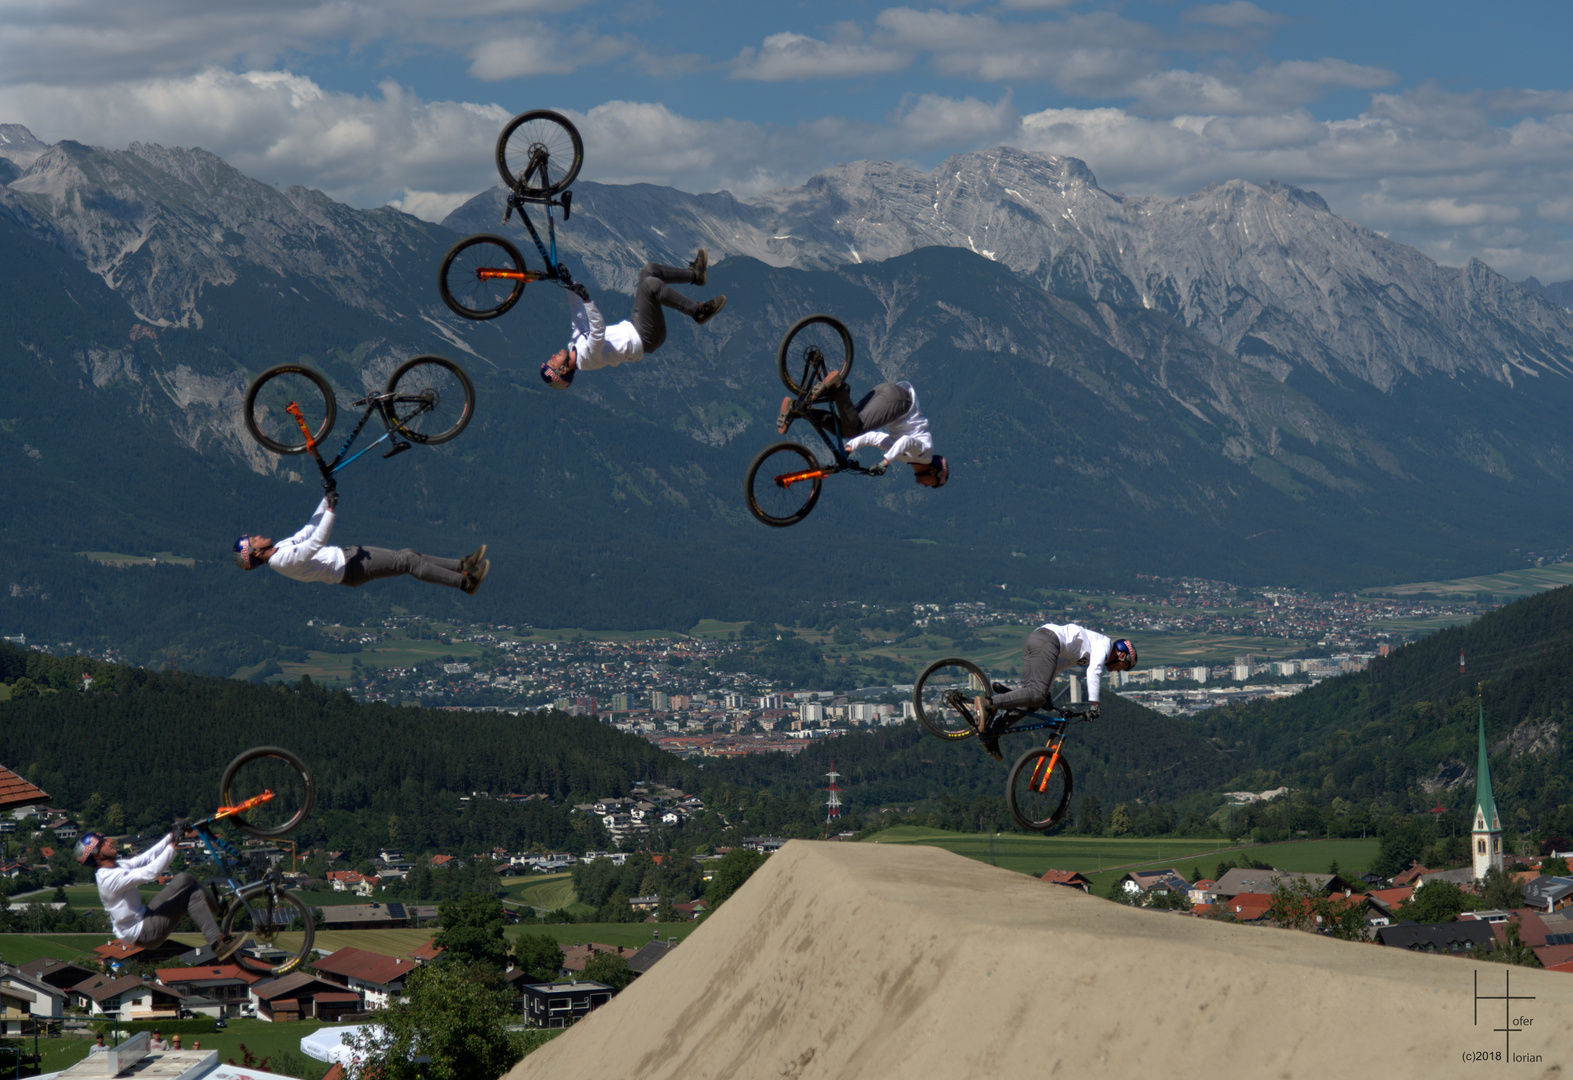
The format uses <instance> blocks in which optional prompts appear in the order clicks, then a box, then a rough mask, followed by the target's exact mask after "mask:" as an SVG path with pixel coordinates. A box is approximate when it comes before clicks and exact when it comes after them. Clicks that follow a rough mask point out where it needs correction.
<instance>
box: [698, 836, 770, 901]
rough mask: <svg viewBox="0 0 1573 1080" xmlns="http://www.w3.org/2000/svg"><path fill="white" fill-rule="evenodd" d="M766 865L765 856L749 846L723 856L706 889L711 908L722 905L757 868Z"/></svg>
mask: <svg viewBox="0 0 1573 1080" xmlns="http://www.w3.org/2000/svg"><path fill="white" fill-rule="evenodd" d="M763 865H765V856H764V855H762V854H760V853H759V852H757V851H750V850H748V849H747V848H734V849H733V850H731V851H729V852H727V853H726V854H725V855H723V856H722V857H721V861H720V863H718V864H717V865H716V871H715V877H713V878H711V879H710V887H709V888H707V889H706V890H705V899H706V900H707V901H709V903H710V910H711V911H714V910H715V909H716V908H718V907H720V906H721V904H722V903H723V902H725V900H726V898H727V897H729V896H731V895H732V894H733V893H735V892H736V891H737V890H738V889H740V888H742V886H743V882H745V881H747V880H748V879H749V878H750V877H751V876H753V873H754V871H755V870H758V869H759V868H760V867H761V866H763Z"/></svg>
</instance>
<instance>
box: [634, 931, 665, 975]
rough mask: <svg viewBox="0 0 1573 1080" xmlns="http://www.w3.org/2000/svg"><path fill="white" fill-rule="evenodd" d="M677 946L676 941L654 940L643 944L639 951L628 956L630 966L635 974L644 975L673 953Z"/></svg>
mask: <svg viewBox="0 0 1573 1080" xmlns="http://www.w3.org/2000/svg"><path fill="white" fill-rule="evenodd" d="M675 948H677V942H676V941H671V940H668V941H660V940H656V941H652V942H650V943H649V944H647V945H643V946H641V947H640V949H639V951H638V952H636V953H634V954H633V955H632V956H630V957H629V958H628V967H629V969H630V970H632V971H633V973H634V974H635V975H643V974H644V973H645V972H647V971H649V970H650V969H651V968H653V967H655V965H656V964H657V963H659V962H660V961H662V960H665V959H666V958H667V957H668V956H669V955H671V952H672V950H673V949H675Z"/></svg>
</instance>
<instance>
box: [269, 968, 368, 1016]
mask: <svg viewBox="0 0 1573 1080" xmlns="http://www.w3.org/2000/svg"><path fill="white" fill-rule="evenodd" d="M251 1000H252V1003H253V1004H254V1005H255V1006H256V1010H257V1019H258V1020H266V1021H268V1022H269V1023H273V1024H277V1023H283V1022H286V1021H289V1020H322V1021H325V1022H326V1023H330V1024H331V1023H336V1022H337V1021H338V1020H340V1019H342V1018H343V1017H344V1016H346V1015H348V1014H350V1013H358V1012H360V1011H361V1010H362V1008H363V1005H362V1003H361V995H360V994H358V993H356V992H355V991H354V990H348V989H345V988H344V987H343V986H341V985H339V984H338V983H335V982H331V981H329V980H328V979H323V978H318V977H317V976H315V975H312V974H310V973H309V972H305V971H297V972H295V973H294V974H292V975H286V976H284V977H283V978H282V979H266V980H264V981H262V982H259V983H256V984H254V985H253V986H252V987H251Z"/></svg>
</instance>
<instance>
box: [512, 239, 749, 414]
mask: <svg viewBox="0 0 1573 1080" xmlns="http://www.w3.org/2000/svg"><path fill="white" fill-rule="evenodd" d="M708 265H709V256H707V255H706V254H705V249H704V248H700V249H699V254H697V255H695V256H694V261H693V262H691V263H689V264H688V265H687V266H686V267H678V266H662V265H661V264H659V263H645V264H644V266H643V267H642V268H641V269H640V271H639V286H638V288H637V289H636V290H635V291H634V310H633V316H632V317H631V318H629V319H625V320H624V321H622V322H620V323H613V324H612V325H611V326H607V325H606V317H605V316H603V315H602V314H601V311H600V309H599V308H597V307H596V306H595V301H593V300H591V299H590V291H589V290H588V289H586V288H585V287H584V286H583V285H580V284H578V283H577V282H575V281H574V280H573V279H572V278H571V277H569V276H568V269H567V268H566V267H559V270H558V278H559V280H560V281H562V282H563V284H564V285H565V286H566V287H567V289H568V292H569V295H570V297H571V299H570V300H569V303H571V304H572V305H573V330H572V332H571V334H570V335H569V338H568V347H567V348H566V349H559V350H558V351H557V352H555V353H553V354H552V357H551V359H550V360H548V361H547V362H546V363H544V364H542V365H541V380H542V381H543V382H545V383H546V385H547V386H550V387H552V388H553V389H554V390H566V389H568V387H569V386H571V385H573V378H574V374H575V372H579V371H594V370H595V369H596V368H603V367H616V366H617V365H618V364H632V363H634V362H636V361H638V360H643V359H644V357H645V354H647V353H653V352H655V351H656V350H657V349H659V348H660V347H661V346H662V344H664V343H665V341H666V315H665V313H664V312H662V310H661V309H662V308H663V307H669V308H671V309H673V310H674V311H679V312H682V313H683V314H684V315H687V316H688V317H690V318H691V319H693V320H694V322H696V323H699V324H700V325H704V324H705V323H707V322H709V321H710V320H711V319H713V318H714V317H715V314H716V312H718V311H720V310H721V308H722V307H723V306H725V304H726V297H725V296H712V297H711V298H710V299H709V300H706V301H705V302H704V303H702V304H701V303H698V302H696V301H693V300H690V299H689V298H688V297H686V296H684V295H683V294H682V293H680V292H678V291H677V290H676V289H673V288H672V287H671V286H672V285H703V284H704V283H705V268H706V266H708Z"/></svg>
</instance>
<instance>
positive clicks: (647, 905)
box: [628, 894, 661, 914]
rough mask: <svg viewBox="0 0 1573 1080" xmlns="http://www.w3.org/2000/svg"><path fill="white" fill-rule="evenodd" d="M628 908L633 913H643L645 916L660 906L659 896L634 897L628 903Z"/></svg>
mask: <svg viewBox="0 0 1573 1080" xmlns="http://www.w3.org/2000/svg"><path fill="white" fill-rule="evenodd" d="M628 906H629V907H631V908H633V909H634V910H635V911H643V912H645V913H646V914H649V913H650V912H653V911H655V910H656V909H657V908H658V907H660V906H661V897H660V895H659V894H655V895H651V896H636V897H634V898H633V899H632V900H630V901H628Z"/></svg>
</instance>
